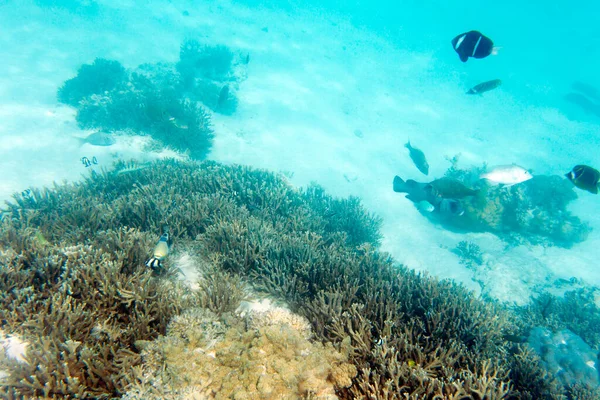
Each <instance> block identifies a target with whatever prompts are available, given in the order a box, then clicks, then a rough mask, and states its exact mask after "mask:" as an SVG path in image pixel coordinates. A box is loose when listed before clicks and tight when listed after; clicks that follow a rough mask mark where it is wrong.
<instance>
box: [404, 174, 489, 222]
mask: <svg viewBox="0 0 600 400" xmlns="http://www.w3.org/2000/svg"><path fill="white" fill-rule="evenodd" d="M449 180H450V178H442V179H441V180H439V179H438V181H442V182H443V183H445V184H447V183H451V182H450V181H449ZM452 181H455V180H452ZM434 182H435V181H433V182H432V183H422V182H417V181H414V180H412V179H407V180H406V181H404V180H403V179H402V178H400V177H399V176H398V175H396V176H395V177H394V192H396V193H407V195H406V198H407V199H409V200H410V201H412V202H414V203H415V205H416V207H417V208H418V209H419V210H421V211H423V212H431V213H433V212H435V211H437V212H439V214H440V215H442V216H444V217H448V216H461V215H463V214H464V212H465V210H464V208H463V207H462V204H461V203H460V201H459V200H457V199H452V198H444V197H441V196H440V195H439V193H438V192H437V191H436V190H435V188H434V186H433V185H432V184H433V183H434ZM456 182H458V181H456ZM461 185H462V184H461ZM440 186H442V185H440ZM469 190H470V191H471V192H473V194H475V193H477V191H475V190H472V189H468V188H467V187H466V186H464V185H462V187H460V189H459V190H456V189H455V190H454V193H453V194H458V195H461V194H462V195H464V194H465V193H467V192H468V193H471V192H469ZM447 192H448V193H450V192H451V191H450V190H447Z"/></svg>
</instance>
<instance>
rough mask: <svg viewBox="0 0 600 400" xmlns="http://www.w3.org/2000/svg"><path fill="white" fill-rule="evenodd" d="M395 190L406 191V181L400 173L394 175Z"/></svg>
mask: <svg viewBox="0 0 600 400" xmlns="http://www.w3.org/2000/svg"><path fill="white" fill-rule="evenodd" d="M394 192H396V193H406V182H404V180H403V179H402V178H400V177H399V176H398V175H396V176H395V177H394Z"/></svg>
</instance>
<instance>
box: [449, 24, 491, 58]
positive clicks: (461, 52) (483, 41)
mask: <svg viewBox="0 0 600 400" xmlns="http://www.w3.org/2000/svg"><path fill="white" fill-rule="evenodd" d="M452 47H453V48H454V51H456V53H458V57H459V58H460V61H462V62H467V60H468V59H469V57H473V58H485V57H487V56H489V55H490V54H493V53H494V52H495V48H494V42H492V40H491V39H490V38H489V37H487V36H484V35H483V34H481V33H480V32H478V31H469V32H465V33H461V34H460V35H458V36H457V37H455V38H454V39H452Z"/></svg>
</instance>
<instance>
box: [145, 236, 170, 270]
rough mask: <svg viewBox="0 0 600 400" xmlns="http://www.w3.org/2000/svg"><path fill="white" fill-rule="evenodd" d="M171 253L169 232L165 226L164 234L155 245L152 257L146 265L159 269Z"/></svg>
mask: <svg viewBox="0 0 600 400" xmlns="http://www.w3.org/2000/svg"><path fill="white" fill-rule="evenodd" d="M168 255H169V232H168V229H167V228H165V229H164V232H163V234H162V235H161V236H160V238H159V239H158V243H156V246H154V251H153V252H152V257H150V259H148V261H146V266H147V267H150V268H152V269H153V270H157V269H160V268H162V261H163V260H164V259H165V258H166V257H167V256H168Z"/></svg>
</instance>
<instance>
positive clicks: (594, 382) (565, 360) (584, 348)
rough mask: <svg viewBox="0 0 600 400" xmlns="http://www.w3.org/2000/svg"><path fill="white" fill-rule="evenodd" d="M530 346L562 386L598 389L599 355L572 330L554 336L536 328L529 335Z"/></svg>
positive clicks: (547, 331) (565, 330)
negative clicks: (597, 367)
mask: <svg viewBox="0 0 600 400" xmlns="http://www.w3.org/2000/svg"><path fill="white" fill-rule="evenodd" d="M527 343H528V344H529V345H530V346H531V347H532V348H533V349H534V351H535V352H536V353H537V354H538V355H539V356H540V358H541V359H542V362H543V365H544V367H545V368H546V370H548V371H551V372H554V373H555V375H556V377H557V378H558V379H559V380H560V381H561V382H562V383H563V385H565V386H572V385H575V384H579V385H581V386H585V387H588V388H596V387H598V381H599V377H598V370H597V369H596V363H597V361H598V354H597V352H594V351H592V349H591V348H590V346H588V345H587V344H586V343H585V342H584V341H583V340H582V339H581V338H580V337H579V336H577V335H575V334H574V333H573V332H571V331H570V330H568V329H563V330H562V331H560V332H557V333H552V332H551V331H550V330H549V329H547V328H541V327H537V328H534V329H533V330H532V331H531V332H530V334H529V338H528V339H527Z"/></svg>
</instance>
